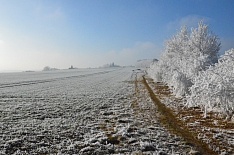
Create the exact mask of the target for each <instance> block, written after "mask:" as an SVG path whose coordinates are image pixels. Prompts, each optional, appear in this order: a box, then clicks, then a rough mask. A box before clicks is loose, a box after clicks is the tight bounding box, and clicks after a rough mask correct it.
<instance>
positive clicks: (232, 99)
mask: <svg viewBox="0 0 234 155" xmlns="http://www.w3.org/2000/svg"><path fill="white" fill-rule="evenodd" d="M190 90H191V95H190V96H188V100H187V105H188V106H194V105H195V106H196V105H201V106H203V107H204V108H205V111H207V110H208V111H209V110H213V109H217V110H219V111H220V112H222V113H225V114H227V116H229V117H231V116H232V115H233V113H234V49H231V50H228V51H226V52H225V54H224V55H223V56H222V57H221V58H220V59H219V60H218V63H216V64H215V65H214V66H211V67H210V68H209V69H207V70H206V71H202V72H200V73H199V75H198V76H197V77H196V78H195V80H194V85H193V86H192V87H191V89H190Z"/></svg>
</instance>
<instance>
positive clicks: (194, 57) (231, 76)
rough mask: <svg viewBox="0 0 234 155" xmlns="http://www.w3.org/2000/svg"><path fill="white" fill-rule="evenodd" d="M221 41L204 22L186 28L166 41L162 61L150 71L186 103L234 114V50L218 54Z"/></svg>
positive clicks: (154, 77) (149, 70) (154, 64)
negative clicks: (194, 26)
mask: <svg viewBox="0 0 234 155" xmlns="http://www.w3.org/2000/svg"><path fill="white" fill-rule="evenodd" d="M220 46H221V43H220V41H219V38H218V37H217V36H216V35H214V34H213V33H212V32H210V31H209V28H208V26H207V25H205V24H203V22H200V23H199V24H198V27H197V28H195V29H191V31H188V29H187V28H186V27H182V28H181V30H180V31H179V32H178V33H177V34H176V35H174V36H173V37H172V38H171V39H169V40H168V41H167V42H166V46H165V50H164V52H163V53H162V55H161V57H160V59H159V61H158V62H154V63H152V64H151V66H150V68H149V69H148V74H149V75H150V76H151V77H152V78H153V79H154V81H156V82H160V81H161V82H164V83H166V84H167V85H168V86H169V87H170V88H171V90H172V92H173V93H174V94H175V95H176V96H177V97H184V98H186V101H187V102H186V104H185V105H186V106H188V107H195V106H200V107H201V108H203V109H204V112H205V115H206V112H207V111H218V112H220V113H222V114H226V115H227V116H228V117H231V116H232V115H233V113H234V49H231V50H228V51H226V52H225V54H224V55H222V56H218V52H219V50H220Z"/></svg>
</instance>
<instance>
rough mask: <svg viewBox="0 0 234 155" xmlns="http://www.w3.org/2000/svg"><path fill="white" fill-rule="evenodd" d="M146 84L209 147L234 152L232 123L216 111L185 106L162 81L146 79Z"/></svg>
mask: <svg viewBox="0 0 234 155" xmlns="http://www.w3.org/2000/svg"><path fill="white" fill-rule="evenodd" d="M147 82H148V84H149V85H150V87H151V88H152V90H153V91H154V93H155V94H156V95H157V96H158V97H159V98H160V100H161V101H162V102H163V103H164V104H166V106H167V107H170V109H172V110H173V112H174V114H175V115H176V118H177V119H179V120H181V121H182V122H183V123H184V125H185V126H187V127H188V129H189V130H190V131H191V132H192V133H193V134H194V135H195V136H196V137H197V139H199V140H201V141H202V142H204V143H206V144H207V145H208V146H209V148H210V149H212V150H213V151H215V152H216V153H217V154H221V155H233V154H234V123H233V122H232V121H231V120H226V119H225V116H222V115H220V114H219V113H216V112H208V113H207V115H206V117H205V115H204V110H203V109H201V108H199V107H191V108H187V107H186V106H185V104H184V103H186V101H185V99H183V98H176V97H175V96H174V95H172V93H171V91H170V90H169V88H168V87H167V86H166V85H165V84H163V83H154V82H153V81H152V80H151V79H149V78H148V79H147Z"/></svg>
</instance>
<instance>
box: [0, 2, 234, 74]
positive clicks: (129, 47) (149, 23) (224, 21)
mask: <svg viewBox="0 0 234 155" xmlns="http://www.w3.org/2000/svg"><path fill="white" fill-rule="evenodd" d="M233 6H234V2H233V1H231V0H223V1H218V0H206V1H200V0H196V1H195V0H189V1H188V0H180V1H174V0H166V1H162V0H158V1H155V0H145V1H141V0H128V1H122V0H119V1H114V0H78V1H77V0H70V1H65V0H57V1H46V0H35V1H30V0H21V1H18V0H11V1H9V0H0V19H1V22H0V72H4V71H25V70H36V71H38V70H42V69H43V68H44V67H45V66H50V67H52V68H60V69H64V68H68V67H69V66H71V65H73V66H75V67H78V68H89V67H99V66H103V65H104V64H107V63H111V62H114V63H116V64H118V65H121V66H129V65H135V63H136V61H137V60H139V59H153V58H159V56H160V54H161V52H162V50H163V47H164V42H165V41H166V40H167V39H169V38H171V36H172V35H173V34H175V33H176V32H177V31H178V30H179V28H180V27H181V26H182V25H187V26H188V28H190V27H196V26H197V23H198V22H199V21H200V20H203V21H204V22H205V23H206V24H208V25H209V26H210V29H211V30H212V31H213V32H214V33H215V34H216V35H218V37H219V38H220V39H221V42H222V49H221V53H222V52H223V51H225V50H227V49H230V48H231V47H233V42H234V30H233V27H234V19H233V18H232V14H233V12H234V11H233Z"/></svg>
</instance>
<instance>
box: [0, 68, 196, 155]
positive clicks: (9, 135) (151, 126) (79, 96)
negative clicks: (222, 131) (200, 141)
mask: <svg viewBox="0 0 234 155" xmlns="http://www.w3.org/2000/svg"><path fill="white" fill-rule="evenodd" d="M25 74H33V73H24V74H22V73H21V74H19V73H18V74H17V73H15V74H6V75H4V77H5V80H3V82H1V81H0V154H1V155H5V154H30V155H31V154H40V155H42V154H160V155H164V154H199V153H198V152H196V150H195V149H194V147H193V145H192V144H190V143H187V142H185V141H184V140H183V138H181V137H178V136H176V135H174V134H171V133H170V132H169V131H168V129H166V128H165V127H164V126H163V125H161V123H160V122H159V120H158V117H159V115H160V114H159V113H158V111H157V107H156V106H155V104H154V103H153V102H152V100H151V98H150V96H149V94H148V92H147V90H146V88H145V87H144V85H143V84H142V83H141V82H139V81H135V80H136V79H135V78H132V76H131V75H132V68H117V69H106V70H103V69H102V70H98V69H96V70H92V71H87V72H86V71H83V72H79V70H72V71H67V72H65V73H64V72H62V73H61V71H53V72H50V73H49V72H48V73H46V75H43V78H42V79H39V78H37V77H38V76H39V75H40V73H36V74H37V75H38V76H37V77H34V76H33V75H31V77H32V78H31V79H30V78H28V79H27V80H25V79H24V78H23V76H26V75H25ZM41 74H45V72H41ZM8 76H10V77H11V78H10V77H9V79H11V80H9V82H7V80H6V79H7V78H8ZM12 76H13V77H14V78H13V79H12ZM35 76H36V75H35ZM39 77H40V76H39ZM17 79H18V80H17Z"/></svg>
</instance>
